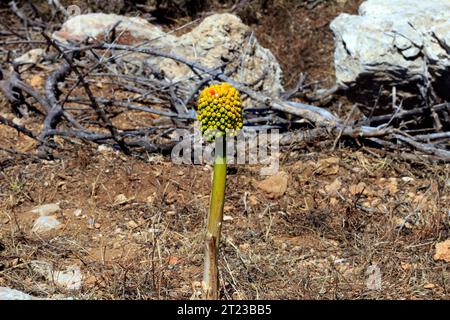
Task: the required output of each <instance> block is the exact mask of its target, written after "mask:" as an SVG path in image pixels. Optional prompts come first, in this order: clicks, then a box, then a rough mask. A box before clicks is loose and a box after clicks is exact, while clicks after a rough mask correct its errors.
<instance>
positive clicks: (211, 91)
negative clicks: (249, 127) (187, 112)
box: [197, 83, 243, 140]
mask: <svg viewBox="0 0 450 320" xmlns="http://www.w3.org/2000/svg"><path fill="white" fill-rule="evenodd" d="M197 109H198V112H197V113H198V116H197V120H198V121H200V122H201V124H202V133H203V134H204V135H205V136H206V138H207V140H211V138H212V137H215V136H217V135H224V134H227V135H230V134H231V135H232V134H234V133H235V132H236V131H238V130H240V129H241V128H242V126H243V118H242V102H241V97H240V95H239V91H237V90H236V88H234V87H233V86H231V85H230V84H229V83H221V84H213V85H211V86H209V87H206V88H205V89H203V91H202V92H201V93H200V96H199V97H198V101H197Z"/></svg>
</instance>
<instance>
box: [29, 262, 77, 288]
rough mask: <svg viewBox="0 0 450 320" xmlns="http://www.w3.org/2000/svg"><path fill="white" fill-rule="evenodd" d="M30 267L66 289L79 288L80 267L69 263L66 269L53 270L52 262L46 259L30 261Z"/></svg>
mask: <svg viewBox="0 0 450 320" xmlns="http://www.w3.org/2000/svg"><path fill="white" fill-rule="evenodd" d="M31 267H32V269H33V270H34V271H35V272H37V273H38V274H40V275H42V276H43V277H45V278H46V280H47V281H49V282H51V283H53V284H55V285H56V286H58V287H61V288H64V289H67V290H79V289H80V288H81V285H82V275H81V270H80V267H79V266H77V265H71V266H68V267H67V268H66V270H64V271H63V270H55V269H54V268H53V264H52V263H51V262H47V261H40V260H35V261H32V262H31Z"/></svg>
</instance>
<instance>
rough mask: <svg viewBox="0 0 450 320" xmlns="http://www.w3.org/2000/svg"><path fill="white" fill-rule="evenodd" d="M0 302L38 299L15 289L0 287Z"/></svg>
mask: <svg viewBox="0 0 450 320" xmlns="http://www.w3.org/2000/svg"><path fill="white" fill-rule="evenodd" d="M0 300H38V298H36V297H33V296H32V295H29V294H28V293H25V292H22V291H19V290H16V289H11V288H7V287H0Z"/></svg>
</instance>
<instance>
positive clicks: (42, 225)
mask: <svg viewBox="0 0 450 320" xmlns="http://www.w3.org/2000/svg"><path fill="white" fill-rule="evenodd" d="M60 225H61V222H59V221H58V219H56V217H55V216H41V217H39V218H37V219H36V221H35V222H34V224H33V229H32V231H33V232H36V233H44V232H47V231H50V230H53V229H55V228H57V227H59V226H60Z"/></svg>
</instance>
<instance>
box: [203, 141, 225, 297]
mask: <svg viewBox="0 0 450 320" xmlns="http://www.w3.org/2000/svg"><path fill="white" fill-rule="evenodd" d="M225 146H226V139H225V137H217V138H216V149H215V156H214V175H213V185H212V193H211V204H210V209H209V215H208V229H207V231H206V237H205V268H204V273H203V290H204V298H205V299H207V300H217V299H218V298H219V272H218V263H217V261H218V253H219V242H220V230H221V227H222V219H223V204H224V201H225V186H226V177H227V161H226V149H225Z"/></svg>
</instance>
